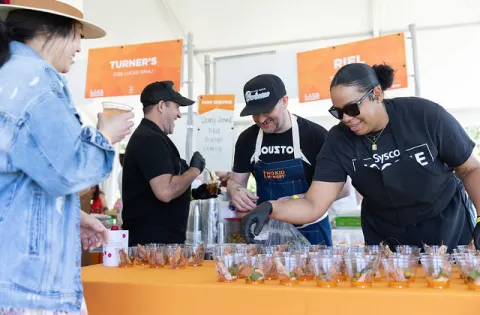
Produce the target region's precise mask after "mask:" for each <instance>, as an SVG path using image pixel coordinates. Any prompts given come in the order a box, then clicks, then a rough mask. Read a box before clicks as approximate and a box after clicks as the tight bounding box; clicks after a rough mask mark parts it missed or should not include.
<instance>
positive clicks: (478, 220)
mask: <svg viewBox="0 0 480 315" xmlns="http://www.w3.org/2000/svg"><path fill="white" fill-rule="evenodd" d="M475 222H476V223H477V224H478V223H480V216H479V217H477V219H476V220H475Z"/></svg>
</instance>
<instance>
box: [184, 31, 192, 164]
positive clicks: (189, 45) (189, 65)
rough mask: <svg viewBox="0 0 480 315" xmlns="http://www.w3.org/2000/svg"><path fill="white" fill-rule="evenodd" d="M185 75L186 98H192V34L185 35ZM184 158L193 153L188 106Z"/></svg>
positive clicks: (190, 118)
mask: <svg viewBox="0 0 480 315" xmlns="http://www.w3.org/2000/svg"><path fill="white" fill-rule="evenodd" d="M187 53H188V54H187V56H188V58H187V76H188V98H189V99H193V34H192V33H191V32H189V33H188V35H187ZM185 151H186V152H185V160H187V161H189V160H190V158H191V157H192V154H193V152H192V151H193V109H192V106H188V117H187V143H186V146H185Z"/></svg>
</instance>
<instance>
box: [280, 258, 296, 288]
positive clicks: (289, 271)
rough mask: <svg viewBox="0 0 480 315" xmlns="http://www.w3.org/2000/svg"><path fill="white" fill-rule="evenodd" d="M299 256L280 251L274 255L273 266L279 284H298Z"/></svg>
mask: <svg viewBox="0 0 480 315" xmlns="http://www.w3.org/2000/svg"><path fill="white" fill-rule="evenodd" d="M299 258H300V257H299V256H298V255H291V254H290V253H282V254H278V255H277V256H275V267H276V269H277V274H278V280H279V281H280V284H281V285H285V286H292V285H296V284H299V283H300V282H299V278H300V259H299Z"/></svg>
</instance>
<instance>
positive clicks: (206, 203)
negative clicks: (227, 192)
mask: <svg viewBox="0 0 480 315" xmlns="http://www.w3.org/2000/svg"><path fill="white" fill-rule="evenodd" d="M197 201H198V202H199V204H200V225H201V231H202V240H203V243H204V244H206V245H211V244H216V243H217V222H218V206H219V201H218V199H217V198H210V199H207V200H197Z"/></svg>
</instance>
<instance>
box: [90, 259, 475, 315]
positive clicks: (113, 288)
mask: <svg viewBox="0 0 480 315" xmlns="http://www.w3.org/2000/svg"><path fill="white" fill-rule="evenodd" d="M82 273H83V276H82V277H83V284H84V288H85V299H86V302H87V307H88V310H89V315H110V314H112V315H122V314H128V315H143V314H145V315H151V314H152V315H153V314H165V315H188V314H192V315H193V314H195V315H200V314H209V315H215V314H219V315H220V314H222V315H237V314H238V315H254V314H261V315H270V314H272V315H273V314H274V315H283V314H288V315H302V314H315V315H318V314H322V313H324V312H328V313H327V314H334V313H335V312H336V313H338V314H355V315H364V314H365V315H367V314H368V315H376V314H378V315H416V314H419V315H420V314H421V315H430V314H434V315H455V314H461V315H470V314H471V315H474V314H475V315H478V314H480V292H474V291H468V290H467V286H466V284H464V283H463V280H461V279H460V278H459V274H458V272H457V273H455V274H454V275H453V277H452V278H453V281H452V284H451V286H450V288H449V289H446V290H437V289H430V288H427V287H426V281H425V278H424V277H423V276H421V275H419V276H417V279H416V282H415V283H413V284H412V285H411V287H410V288H408V289H391V288H387V283H386V281H383V282H378V283H374V287H373V288H369V289H357V288H351V287H349V285H350V283H341V284H340V285H339V287H338V288H333V289H321V288H318V287H316V282H315V281H308V282H305V283H302V284H300V285H299V286H297V287H283V286H280V285H279V284H278V281H269V282H267V283H266V284H263V285H247V284H245V280H237V282H236V283H218V282H216V280H217V276H216V272H215V267H214V264H213V262H212V261H206V262H205V264H204V266H202V267H196V268H194V267H188V268H187V269H185V270H170V269H168V268H165V269H150V268H149V267H137V266H135V267H134V268H128V269H120V268H115V267H104V266H103V265H95V266H89V267H84V268H83V271H82ZM324 314H325V313H324Z"/></svg>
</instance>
